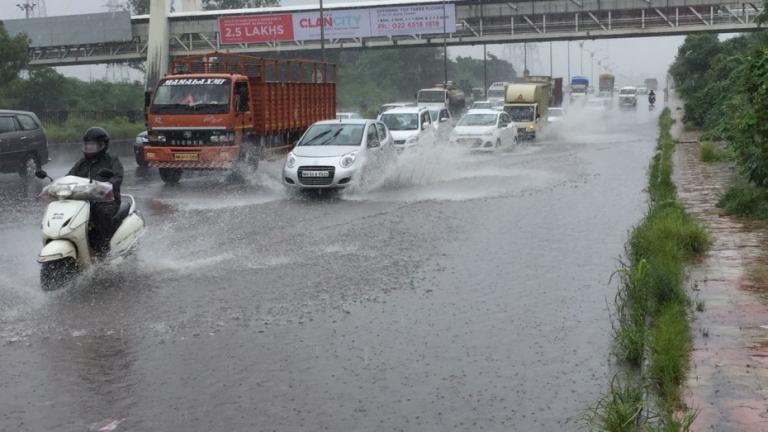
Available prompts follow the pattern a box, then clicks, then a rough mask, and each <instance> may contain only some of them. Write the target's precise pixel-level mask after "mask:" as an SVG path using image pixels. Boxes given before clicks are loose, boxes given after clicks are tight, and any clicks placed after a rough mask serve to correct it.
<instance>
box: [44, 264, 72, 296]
mask: <svg viewBox="0 0 768 432" xmlns="http://www.w3.org/2000/svg"><path fill="white" fill-rule="evenodd" d="M77 270H78V269H77V262H76V261H75V259H74V258H62V259H59V260H56V261H48V262H44V263H41V264H40V288H42V290H43V291H53V290H55V289H58V288H62V287H64V286H66V285H67V284H69V283H70V282H71V281H72V280H73V279H74V278H75V276H76V275H77Z"/></svg>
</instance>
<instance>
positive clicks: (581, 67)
mask: <svg viewBox="0 0 768 432" xmlns="http://www.w3.org/2000/svg"><path fill="white" fill-rule="evenodd" d="M579 74H581V75H584V41H580V42H579Z"/></svg>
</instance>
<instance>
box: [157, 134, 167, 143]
mask: <svg viewBox="0 0 768 432" xmlns="http://www.w3.org/2000/svg"><path fill="white" fill-rule="evenodd" d="M155 139H156V140H157V142H160V143H164V142H165V135H163V134H159V135H157V137H155Z"/></svg>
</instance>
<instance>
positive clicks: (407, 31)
mask: <svg viewBox="0 0 768 432" xmlns="http://www.w3.org/2000/svg"><path fill="white" fill-rule="evenodd" d="M443 12H445V17H446V19H445V20H444V19H443ZM371 27H372V30H373V34H372V35H371V36H399V35H419V34H430V33H443V32H445V33H453V32H455V31H456V7H455V5H453V4H447V5H445V9H443V5H422V6H395V7H381V8H375V9H372V10H371ZM444 29H445V30H444Z"/></svg>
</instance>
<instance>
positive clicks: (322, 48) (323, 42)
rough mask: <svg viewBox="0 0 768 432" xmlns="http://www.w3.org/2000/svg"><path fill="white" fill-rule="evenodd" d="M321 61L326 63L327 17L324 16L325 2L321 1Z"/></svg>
mask: <svg viewBox="0 0 768 432" xmlns="http://www.w3.org/2000/svg"><path fill="white" fill-rule="evenodd" d="M320 60H321V61H322V62H323V63H325V16H324V14H323V0H320Z"/></svg>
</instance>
